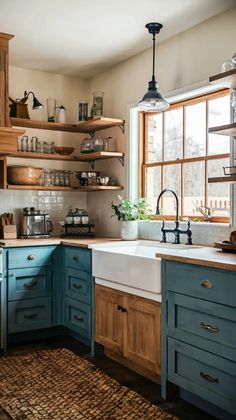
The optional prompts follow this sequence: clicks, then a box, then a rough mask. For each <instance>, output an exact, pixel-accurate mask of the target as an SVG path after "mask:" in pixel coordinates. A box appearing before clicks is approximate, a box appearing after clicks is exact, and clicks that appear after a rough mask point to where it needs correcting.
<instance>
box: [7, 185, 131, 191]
mask: <svg viewBox="0 0 236 420" xmlns="http://www.w3.org/2000/svg"><path fill="white" fill-rule="evenodd" d="M7 188H8V189H9V190H38V191H77V192H80V191H81V192H90V191H104V190H123V188H124V187H122V186H121V185H106V186H105V185H104V186H103V185H88V186H86V187H63V186H55V185H54V186H50V187H46V186H44V185H12V184H7Z"/></svg>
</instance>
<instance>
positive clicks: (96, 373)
mask: <svg viewBox="0 0 236 420" xmlns="http://www.w3.org/2000/svg"><path fill="white" fill-rule="evenodd" d="M0 405H1V406H2V408H3V409H4V410H5V411H6V412H7V413H8V414H9V415H10V416H11V417H12V418H13V419H15V420H23V419H29V420H31V419H32V420H34V419H47V420H49V419H56V420H80V419H81V420H90V419H100V420H116V419H117V420H118V419H119V420H123V419H124V420H146V419H147V420H148V419H163V420H166V419H176V417H174V416H172V415H171V414H168V413H167V412H165V411H163V410H161V409H160V408H159V407H158V406H155V405H152V404H150V403H149V402H148V401H147V400H145V399H144V398H142V397H141V396H140V395H138V394H137V393H136V392H134V391H131V390H129V389H128V388H126V387H124V386H121V385H120V384H119V383H118V382H117V381H116V380H114V379H112V378H110V377H109V376H107V375H106V374H104V373H103V372H102V371H100V370H99V369H98V368H96V367H95V366H94V365H93V364H92V363H90V362H88V361H87V360H84V359H81V358H80V357H78V356H76V355H75V354H74V353H72V352H71V351H69V350H67V349H52V350H40V351H33V352H31V353H27V354H18V355H13V356H3V357H0Z"/></svg>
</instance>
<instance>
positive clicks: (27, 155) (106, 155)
mask: <svg viewBox="0 0 236 420" xmlns="http://www.w3.org/2000/svg"><path fill="white" fill-rule="evenodd" d="M0 156H6V157H13V158H24V159H44V160H62V161H68V162H90V161H94V160H101V159H111V158H123V157H124V153H121V152H95V153H79V154H78V155H77V156H65V155H59V154H58V153H52V154H50V153H33V152H20V151H15V152H13V151H1V150H0Z"/></svg>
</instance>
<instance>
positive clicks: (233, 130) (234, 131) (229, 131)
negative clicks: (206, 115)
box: [208, 123, 236, 136]
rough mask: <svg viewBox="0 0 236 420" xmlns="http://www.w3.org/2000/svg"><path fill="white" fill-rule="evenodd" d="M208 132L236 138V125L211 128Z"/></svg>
mask: <svg viewBox="0 0 236 420" xmlns="http://www.w3.org/2000/svg"><path fill="white" fill-rule="evenodd" d="M208 132H209V133H210V134H211V133H212V134H221V135H223V136H236V123H232V124H226V125H219V126H217V127H211V128H209V130H208Z"/></svg>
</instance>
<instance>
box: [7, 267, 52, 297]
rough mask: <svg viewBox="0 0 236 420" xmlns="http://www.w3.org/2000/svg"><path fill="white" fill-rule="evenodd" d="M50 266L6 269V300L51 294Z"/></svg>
mask: <svg viewBox="0 0 236 420" xmlns="http://www.w3.org/2000/svg"><path fill="white" fill-rule="evenodd" d="M51 288H52V282H51V267H34V268H17V269H13V270H9V271H8V300H9V301H13V300H19V299H31V298H38V297H47V296H50V295H51Z"/></svg>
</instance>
